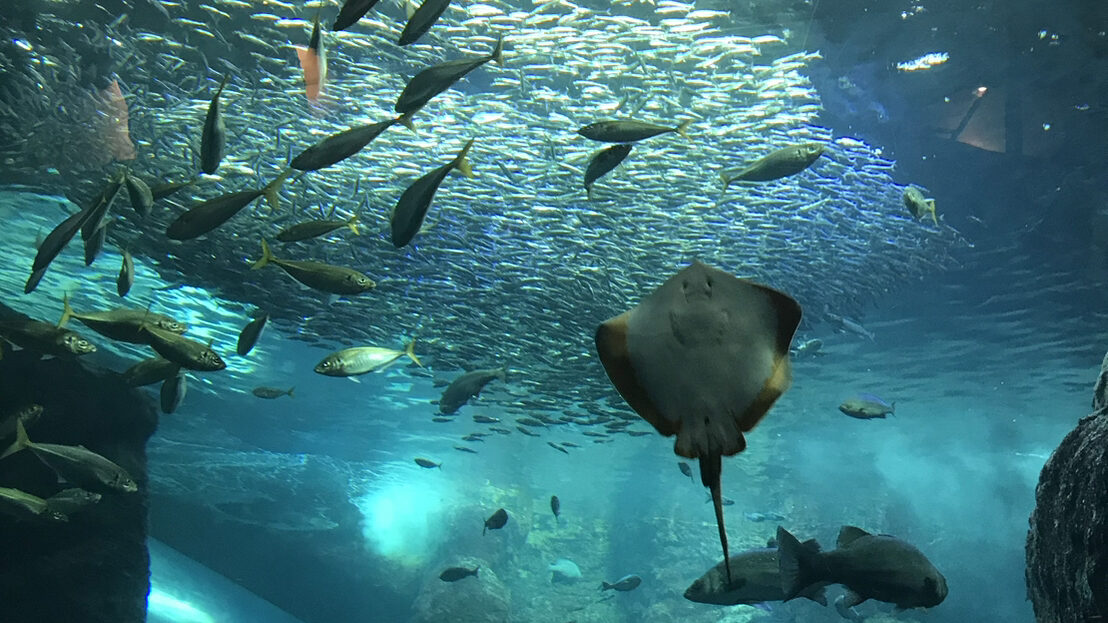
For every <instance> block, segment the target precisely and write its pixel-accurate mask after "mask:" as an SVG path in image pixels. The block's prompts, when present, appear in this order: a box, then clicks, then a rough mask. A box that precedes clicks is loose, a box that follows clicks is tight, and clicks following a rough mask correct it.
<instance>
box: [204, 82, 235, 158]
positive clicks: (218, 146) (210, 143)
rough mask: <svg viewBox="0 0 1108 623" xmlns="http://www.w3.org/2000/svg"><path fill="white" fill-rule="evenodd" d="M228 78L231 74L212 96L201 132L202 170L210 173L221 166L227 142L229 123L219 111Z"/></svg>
mask: <svg viewBox="0 0 1108 623" xmlns="http://www.w3.org/2000/svg"><path fill="white" fill-rule="evenodd" d="M228 78H230V76H223V82H220V83H219V89H218V90H216V92H215V95H214V96H212V101H211V103H209V104H208V115H207V116H206V117H204V129H203V131H202V132H201V134H200V170H201V171H203V172H204V173H207V174H208V175H211V174H213V173H215V170H216V169H218V168H219V163H220V162H222V161H223V152H224V148H225V143H226V142H227V125H226V124H225V123H223V115H222V114H220V112H219V96H220V94H222V93H223V87H225V86H227V79H228Z"/></svg>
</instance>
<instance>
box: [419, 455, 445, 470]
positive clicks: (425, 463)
mask: <svg viewBox="0 0 1108 623" xmlns="http://www.w3.org/2000/svg"><path fill="white" fill-rule="evenodd" d="M415 462H416V465H418V466H420V467H426V468H427V469H434V468H436V467H437V468H439V469H442V463H436V462H434V461H432V460H431V459H425V458H422V457H416V459H415Z"/></svg>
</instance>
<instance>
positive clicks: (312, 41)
mask: <svg viewBox="0 0 1108 623" xmlns="http://www.w3.org/2000/svg"><path fill="white" fill-rule="evenodd" d="M296 57H297V58H298V59H299V60H300V69H301V70H302V71H303V72H304V95H305V96H306V97H307V98H308V100H310V101H312V102H315V101H318V100H319V96H320V94H321V93H322V92H323V87H324V85H326V84H327V50H326V48H324V47H323V32H322V30H321V29H320V27H319V12H316V14H315V19H314V20H312V34H311V37H309V38H308V47H306V48H296Z"/></svg>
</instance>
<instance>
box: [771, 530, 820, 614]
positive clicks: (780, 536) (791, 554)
mask: <svg viewBox="0 0 1108 623" xmlns="http://www.w3.org/2000/svg"><path fill="white" fill-rule="evenodd" d="M777 552H778V554H777V560H778V564H779V565H780V569H781V590H783V591H784V592H785V599H784V601H789V600H790V599H794V598H796V597H797V596H798V595H800V594H801V593H802V592H804V589H806V588H808V587H809V586H811V585H812V584H815V583H816V582H818V581H819V577H818V576H817V573H816V570H815V566H816V562H817V561H818V557H819V545H817V544H812V545H811V546H805V545H803V544H801V543H800V541H798V540H797V539H796V537H795V536H793V535H792V534H791V533H790V532H789V531H788V530H786V529H784V528H782V527H781V526H777Z"/></svg>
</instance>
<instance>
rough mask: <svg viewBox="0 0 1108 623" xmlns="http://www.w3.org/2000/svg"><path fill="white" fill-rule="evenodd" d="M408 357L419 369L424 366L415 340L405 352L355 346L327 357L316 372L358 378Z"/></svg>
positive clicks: (405, 348) (316, 368) (409, 343)
mask: <svg viewBox="0 0 1108 623" xmlns="http://www.w3.org/2000/svg"><path fill="white" fill-rule="evenodd" d="M405 356H406V357H408V359H411V360H412V362H413V363H415V364H416V365H417V366H419V367H421V368H422V367H423V364H422V363H421V362H420V361H419V357H416V354H415V340H412V341H411V342H408V345H407V346H405V347H404V350H394V349H391V348H380V347H378V346H355V347H353V348H346V349H343V350H340V351H338V352H334V353H331V354H330V355H327V356H326V357H325V358H324V359H323V361H320V362H319V364H318V365H316V367H315V371H316V372H317V373H319V374H323V375H325V376H357V375H359V374H366V373H369V372H377V371H380V370H384V369H385V368H387V367H389V366H391V365H392V364H393V363H395V362H396V360H397V359H400V358H401V357H405Z"/></svg>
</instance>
